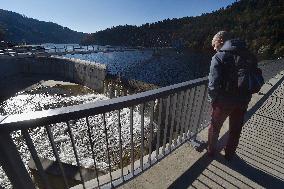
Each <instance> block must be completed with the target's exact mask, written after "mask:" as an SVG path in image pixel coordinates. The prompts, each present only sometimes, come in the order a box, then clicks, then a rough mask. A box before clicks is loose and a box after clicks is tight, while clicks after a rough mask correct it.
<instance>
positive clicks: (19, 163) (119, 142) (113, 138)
mask: <svg viewBox="0 0 284 189" xmlns="http://www.w3.org/2000/svg"><path fill="white" fill-rule="evenodd" d="M207 83H208V80H207V77H206V78H200V79H196V80H192V81H187V82H183V83H180V84H175V85H171V86H167V87H163V88H158V89H154V90H150V91H146V92H142V93H138V94H134V95H129V96H123V97H118V98H114V99H109V100H104V101H98V102H95V103H88V104H81V105H76V106H68V107H63V108H59V109H53V110H45V111H37V112H32V113H25V114H18V115H9V116H6V117H2V118H1V119H0V162H1V166H2V168H3V170H4V171H5V174H6V175H7V177H8V178H9V180H10V182H11V184H12V186H13V187H14V188H16V189H17V188H21V189H23V188H24V189H25V188H27V189H30V188H35V187H36V186H35V183H34V181H33V180H34V179H32V178H31V177H32V176H31V174H30V172H29V171H28V170H27V168H26V167H27V165H26V164H27V161H26V160H24V159H25V158H24V157H23V156H28V155H23V154H25V153H27V154H30V155H31V157H32V159H33V161H34V164H35V166H36V169H37V171H38V174H39V178H40V179H39V180H40V181H39V182H40V184H38V183H37V187H38V186H39V185H40V186H42V188H53V185H52V184H51V182H50V177H49V176H47V173H46V170H47V169H48V167H46V165H44V164H43V162H42V160H41V158H44V157H41V153H48V154H50V156H52V157H54V159H55V164H56V165H57V167H58V170H59V172H60V176H61V177H62V180H63V187H64V188H69V187H72V186H73V185H74V184H70V181H69V180H68V178H67V177H68V174H69V173H68V169H66V168H64V165H65V163H64V160H62V159H64V158H63V156H62V155H64V153H65V154H66V153H67V152H65V151H64V149H66V148H65V146H66V145H69V146H70V149H71V150H69V151H68V153H69V152H70V151H72V154H73V155H72V157H73V164H75V167H76V168H77V169H78V173H79V174H78V175H79V178H80V184H79V185H76V186H74V188H104V187H106V188H108V187H115V186H118V185H120V184H122V183H123V182H125V181H127V180H129V179H131V178H132V177H134V176H136V175H138V174H140V173H141V172H143V171H144V170H146V169H147V168H149V167H151V166H152V165H154V164H155V163H156V162H158V161H159V160H161V159H162V158H163V157H165V156H166V155H167V154H169V153H171V152H172V151H173V150H174V149H176V148H177V147H179V146H180V145H181V144H183V143H184V142H186V141H188V140H190V139H193V138H194V137H195V136H196V134H197V133H198V132H199V131H200V129H202V128H204V127H206V126H207V123H208V120H209V119H208V118H209V116H208V115H209V108H208V107H209V103H208V101H207ZM79 127H80V129H78V128H79ZM41 132H42V133H45V135H46V137H45V139H44V137H38V136H37V135H39V133H41ZM56 137H57V138H56ZM58 137H59V138H58ZM60 137H61V138H60ZM55 138H56V139H55ZM21 140H22V141H24V143H25V144H26V146H27V147H26V148H24V150H23V147H22V146H21V145H23V144H22V143H19V141H21ZM62 141H63V142H62ZM39 143H44V144H48V146H49V147H44V149H38V146H39ZM19 145H20V146H19ZM84 149H85V150H84ZM69 154H70V153H69ZM28 157H29V156H28ZM86 159H88V160H90V159H91V160H92V167H93V170H95V173H96V174H95V176H94V177H93V178H88V179H86V174H84V173H83V170H82V169H83V168H82V167H84V162H85V160H86ZM102 160H103V162H106V163H107V164H106V166H105V171H104V175H103V174H99V173H100V170H99V169H100V166H99V165H98V161H102ZM65 162H66V161H65ZM69 163H70V162H69ZM77 184H78V183H77Z"/></svg>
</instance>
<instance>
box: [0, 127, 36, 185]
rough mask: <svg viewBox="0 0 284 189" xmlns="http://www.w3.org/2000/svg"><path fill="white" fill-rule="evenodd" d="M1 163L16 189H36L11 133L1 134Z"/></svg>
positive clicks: (2, 132) (3, 132)
mask: <svg viewBox="0 0 284 189" xmlns="http://www.w3.org/2000/svg"><path fill="white" fill-rule="evenodd" d="M0 154H1V158H0V163H1V166H2V168H3V170H4V171H5V173H6V175H7V176H8V178H9V180H10V181H11V183H12V185H13V188H14V189H35V186H34V184H33V181H32V179H31V177H30V176H29V173H28V171H27V169H26V168H25V165H24V163H23V162H22V159H21V157H20V155H19V153H18V150H17V147H16V145H15V144H14V142H13V140H12V138H11V136H10V133H8V132H5V131H1V132H0Z"/></svg>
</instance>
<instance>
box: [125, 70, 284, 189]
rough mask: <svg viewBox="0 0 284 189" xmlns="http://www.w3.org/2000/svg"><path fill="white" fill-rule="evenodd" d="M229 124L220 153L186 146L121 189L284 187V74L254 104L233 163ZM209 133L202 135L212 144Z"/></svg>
mask: <svg viewBox="0 0 284 189" xmlns="http://www.w3.org/2000/svg"><path fill="white" fill-rule="evenodd" d="M227 129H228V122H227V121H226V122H225V125H224V127H223V129H222V131H221V133H222V134H221V137H220V140H219V149H220V150H219V151H220V153H219V154H218V155H217V156H216V157H215V158H213V159H212V158H208V157H207V156H206V150H205V149H203V150H201V151H200V152H198V151H196V150H195V149H193V148H192V146H191V145H190V144H189V143H186V144H184V145H183V146H181V147H180V148H178V149H177V150H176V151H175V152H173V153H172V154H170V155H169V156H167V157H166V158H165V159H163V160H162V161H160V162H159V163H157V164H156V165H154V166H153V167H151V168H150V169H149V170H147V171H146V172H144V173H143V174H141V175H140V176H138V177H136V178H135V179H133V180H131V181H129V182H128V183H126V184H124V185H122V186H121V187H120V188H121V189H138V188H139V189H140V188H141V189H142V188H145V189H146V188H147V189H152V188H177V189H182V188H196V189H201V188H202V189H203V188H242V189H245V188H257V189H259V188H273V189H277V188H279V189H283V188H284V71H282V72H281V73H280V74H278V75H276V76H275V77H274V78H272V79H270V80H269V81H268V82H267V83H266V84H265V85H264V87H263V88H262V90H261V93H260V95H254V96H253V99H252V101H251V104H250V105H249V109H248V113H247V117H246V123H245V126H244V129H243V132H242V136H241V139H240V144H239V146H238V149H237V156H236V157H235V158H234V159H233V160H232V161H230V162H228V161H226V160H225V159H224V157H223V153H224V152H223V151H221V149H222V147H223V146H224V142H225V141H226V137H227ZM206 136H207V130H204V131H203V132H202V133H201V134H200V137H201V139H203V140H205V141H206V140H207V137H206Z"/></svg>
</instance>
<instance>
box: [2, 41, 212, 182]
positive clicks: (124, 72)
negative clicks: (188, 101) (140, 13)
mask: <svg viewBox="0 0 284 189" xmlns="http://www.w3.org/2000/svg"><path fill="white" fill-rule="evenodd" d="M44 46H45V47H46V48H48V50H50V51H52V50H53V49H52V48H53V47H54V44H45V45H44ZM56 47H59V48H61V49H64V48H67V49H68V51H69V48H73V47H72V45H70V46H69V45H68V46H66V44H65V45H64V44H62V45H58V44H57V45H56ZM78 47H79V46H78ZM94 48H101V47H98V46H96V47H94ZM105 48H108V47H105ZM117 48H119V47H117ZM70 50H71V49H70ZM82 50H86V47H83V48H82ZM64 56H65V57H67V58H77V59H81V60H89V61H93V62H97V63H102V64H106V65H107V71H108V73H109V74H115V75H120V76H121V77H123V78H125V79H131V80H132V79H134V80H139V81H144V82H146V83H152V84H155V85H158V86H167V85H170V84H175V83H179V82H183V81H188V80H191V79H194V78H198V77H202V76H204V75H206V71H207V70H208V64H206V63H208V62H209V58H208V56H204V55H201V54H190V55H185V54H177V53H176V52H174V51H167V52H162V53H157V52H155V51H154V50H134V51H119V52H107V53H104V52H99V53H92V54H74V55H71V54H67V55H64ZM67 91H69V90H67V89H66V87H61V88H59V89H58V86H57V88H56V87H48V86H43V85H40V86H38V88H36V89H33V90H30V91H24V92H21V93H18V94H16V95H15V96H14V97H12V98H10V99H8V100H6V101H5V102H2V103H1V104H0V115H8V114H16V113H27V112H33V111H40V110H46V109H50V108H57V107H62V106H69V105H75V104H82V103H90V102H96V101H99V100H107V99H108V98H107V97H106V96H104V95H102V94H95V93H94V92H92V91H88V90H87V91H86V93H80V94H74V93H73V94H72V93H71V94H69V93H68V92H67ZM129 114H130V111H129V109H128V108H125V109H122V110H121V124H122V125H121V126H122V142H123V151H124V152H123V157H124V158H125V159H126V162H127V157H129V154H130V130H129V125H130V122H129ZM133 114H134V121H133V122H134V131H133V133H134V141H135V144H134V145H135V146H139V141H140V138H141V136H140V133H141V131H140V124H141V123H140V121H141V115H140V114H139V110H138V108H137V107H135V108H134V113H133ZM117 120H118V117H117V112H109V113H107V114H106V121H107V128H108V136H109V141H110V144H109V145H110V146H111V154H116V155H115V157H114V158H112V165H113V166H114V167H116V166H117V164H118V163H119V160H118V151H119V146H118V144H119V142H118V141H119V139H118V131H117V129H118V125H117ZM89 121H90V123H91V125H92V126H93V136H94V138H93V142H94V144H95V153H96V154H97V155H96V161H97V163H98V167H99V169H100V170H106V168H107V155H106V149H105V148H106V143H105V135H104V132H103V131H104V128H103V127H104V124H103V117H102V115H97V116H92V117H90V120H89ZM144 121H145V123H144V125H145V136H146V135H147V133H148V132H149V122H150V120H149V117H147V116H146V117H145V119H144ZM51 129H52V132H53V135H54V138H55V141H56V145H57V147H58V151H59V155H60V158H61V160H62V161H63V162H66V163H70V164H75V157H74V153H73V151H72V146H71V141H70V139H69V136H68V132H66V131H67V127H66V124H64V123H58V124H55V125H53V126H52V127H51ZM72 130H73V132H74V137H75V141H76V146H77V147H78V154H79V156H80V162H81V163H82V165H83V166H84V167H91V168H92V167H93V160H92V156H91V153H90V150H89V144H88V138H87V134H86V130H87V125H86V120H85V119H80V120H76V121H75V122H74V124H73V125H72ZM30 133H31V137H32V139H33V141H34V144H35V146H36V150H37V152H38V153H39V155H40V157H43V158H48V159H52V160H54V159H55V158H54V156H53V154H52V153H51V152H52V149H51V146H50V144H49V143H48V142H47V141H48V137H47V134H46V131H45V129H44V128H43V127H39V128H36V129H33V130H31V131H30ZM12 136H13V139H14V141H15V143H16V145H17V147H18V149H19V151H20V153H21V156H22V158H23V161H24V163H25V165H26V166H27V163H28V161H29V159H30V154H29V153H27V152H28V150H27V146H26V145H25V142H24V141H23V137H22V135H21V132H20V131H16V132H13V133H12ZM0 184H1V186H4V187H5V188H11V185H10V184H9V181H8V179H7V177H6V176H5V174H4V173H3V170H1V167H0Z"/></svg>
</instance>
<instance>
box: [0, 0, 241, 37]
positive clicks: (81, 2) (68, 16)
mask: <svg viewBox="0 0 284 189" xmlns="http://www.w3.org/2000/svg"><path fill="white" fill-rule="evenodd" d="M235 1H236V0H0V8H1V9H5V10H10V11H13V12H17V13H20V14H24V15H26V16H27V17H30V18H35V19H38V20H42V21H51V22H55V23H57V24H60V25H62V26H65V27H68V28H70V29H72V30H76V31H81V32H87V33H93V32H96V31H99V30H103V29H106V28H109V27H112V26H117V25H125V24H129V25H142V24H144V23H147V22H148V23H152V22H156V21H159V20H164V19H166V18H181V17H185V16H198V15H200V14H202V13H206V12H212V11H213V10H218V9H219V8H221V7H226V6H227V5H230V4H232V3H233V2H235Z"/></svg>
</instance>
